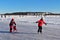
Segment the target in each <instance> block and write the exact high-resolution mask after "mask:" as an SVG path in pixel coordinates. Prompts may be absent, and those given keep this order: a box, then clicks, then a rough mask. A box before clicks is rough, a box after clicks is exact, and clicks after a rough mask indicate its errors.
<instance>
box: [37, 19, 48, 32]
mask: <svg viewBox="0 0 60 40" xmlns="http://www.w3.org/2000/svg"><path fill="white" fill-rule="evenodd" d="M36 23H38V31H37V32H38V33H39V32H40V33H42V25H43V24H45V25H47V24H46V23H45V22H44V20H43V18H41V19H40V20H38V21H37V22H36Z"/></svg>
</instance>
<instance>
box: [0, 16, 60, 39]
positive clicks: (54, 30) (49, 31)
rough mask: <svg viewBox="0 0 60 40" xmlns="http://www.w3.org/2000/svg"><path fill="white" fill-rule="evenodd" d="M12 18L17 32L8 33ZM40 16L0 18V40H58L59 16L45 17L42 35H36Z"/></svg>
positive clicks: (59, 36)
mask: <svg viewBox="0 0 60 40" xmlns="http://www.w3.org/2000/svg"><path fill="white" fill-rule="evenodd" d="M12 18H14V19H15V21H16V24H17V32H16V33H14V32H13V33H9V22H10V20H11V19H12ZM40 18H41V16H7V17H6V18H4V17H3V18H1V17H0V40H60V16H45V17H44V21H45V22H46V23H48V24H47V25H43V33H42V34H41V33H39V34H38V33H37V29H38V27H37V24H36V23H35V22H36V21H37V20H39V19H40Z"/></svg>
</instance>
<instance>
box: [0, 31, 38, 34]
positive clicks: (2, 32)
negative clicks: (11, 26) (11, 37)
mask: <svg viewBox="0 0 60 40" xmlns="http://www.w3.org/2000/svg"><path fill="white" fill-rule="evenodd" d="M0 33H12V34H37V33H33V32H30V33H29V32H9V31H0Z"/></svg>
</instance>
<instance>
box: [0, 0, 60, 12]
mask: <svg viewBox="0 0 60 40" xmlns="http://www.w3.org/2000/svg"><path fill="white" fill-rule="evenodd" d="M11 12H56V13H60V0H0V13H11Z"/></svg>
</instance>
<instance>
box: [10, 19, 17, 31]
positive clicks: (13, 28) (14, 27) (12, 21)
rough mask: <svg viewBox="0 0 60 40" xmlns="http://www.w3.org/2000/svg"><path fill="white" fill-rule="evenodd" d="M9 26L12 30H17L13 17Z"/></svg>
mask: <svg viewBox="0 0 60 40" xmlns="http://www.w3.org/2000/svg"><path fill="white" fill-rule="evenodd" d="M9 26H10V32H12V30H13V31H15V30H16V23H15V21H14V18H12V19H11V21H10V23H9ZM16 31H17V30H16Z"/></svg>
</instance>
